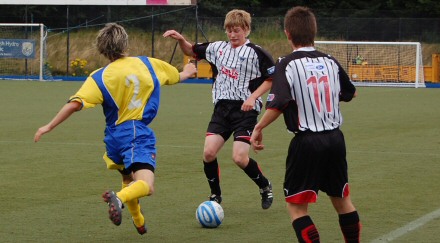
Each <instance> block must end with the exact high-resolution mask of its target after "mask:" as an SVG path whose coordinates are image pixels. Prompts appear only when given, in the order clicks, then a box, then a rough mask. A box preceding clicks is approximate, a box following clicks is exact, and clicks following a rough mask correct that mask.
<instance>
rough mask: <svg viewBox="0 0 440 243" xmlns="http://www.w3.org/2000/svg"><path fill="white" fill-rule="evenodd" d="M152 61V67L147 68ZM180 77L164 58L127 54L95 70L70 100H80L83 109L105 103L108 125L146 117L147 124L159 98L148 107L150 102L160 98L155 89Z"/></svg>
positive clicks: (154, 112)
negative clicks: (129, 55) (130, 55)
mask: <svg viewBox="0 0 440 243" xmlns="http://www.w3.org/2000/svg"><path fill="white" fill-rule="evenodd" d="M148 60H149V62H148ZM150 63H151V68H152V69H151V70H149V68H148V65H149V64H150ZM155 77H156V78H157V84H155V81H154V79H155ZM179 80H180V76H179V71H178V70H177V69H176V68H175V67H174V66H172V65H170V64H168V63H166V62H164V61H162V60H159V59H155V58H147V57H124V58H120V59H118V60H116V61H114V62H112V63H110V64H109V65H107V66H106V67H103V68H101V69H98V70H96V71H94V72H92V74H91V75H90V76H89V77H88V78H87V79H86V81H85V82H84V84H83V85H82V87H81V88H80V89H79V90H78V92H77V93H76V94H75V95H73V96H72V97H70V101H73V100H75V101H79V102H81V103H82V105H83V108H92V107H95V106H96V105H98V104H102V105H103V107H104V114H105V116H106V124H107V126H110V125H112V124H113V125H118V124H121V123H123V122H125V121H129V120H144V121H145V122H147V124H148V123H150V122H151V120H152V118H154V116H155V115H156V113H157V109H158V105H159V102H158V101H157V104H156V105H151V106H150V107H148V103H149V102H150V101H153V102H154V101H155V99H159V92H157V94H154V93H153V91H154V90H155V88H157V89H160V88H159V86H161V85H171V84H175V83H178V82H179ZM146 108H148V109H146ZM151 116H152V117H151Z"/></svg>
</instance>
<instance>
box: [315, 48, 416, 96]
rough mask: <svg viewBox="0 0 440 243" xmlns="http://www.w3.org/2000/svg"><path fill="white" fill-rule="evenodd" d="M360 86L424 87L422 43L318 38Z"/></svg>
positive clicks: (321, 49) (322, 49) (323, 49)
mask: <svg viewBox="0 0 440 243" xmlns="http://www.w3.org/2000/svg"><path fill="white" fill-rule="evenodd" d="M315 47H316V49H317V50H318V51H322V52H325V53H327V54H330V55H332V56H334V57H335V58H336V59H337V60H338V61H339V63H340V64H341V65H342V67H343V68H344V69H345V71H346V72H347V74H348V75H349V76H350V79H351V80H352V82H353V83H354V84H355V85H357V86H397V87H415V88H418V87H425V82H424V74H423V60H422V51H421V45H420V43H419V42H354V41H315Z"/></svg>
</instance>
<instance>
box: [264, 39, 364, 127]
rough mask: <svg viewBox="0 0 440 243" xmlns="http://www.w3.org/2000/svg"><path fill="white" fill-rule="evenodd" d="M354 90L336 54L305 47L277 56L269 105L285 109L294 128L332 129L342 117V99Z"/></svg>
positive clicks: (346, 99)
mask: <svg viewBox="0 0 440 243" xmlns="http://www.w3.org/2000/svg"><path fill="white" fill-rule="evenodd" d="M355 91H356V88H355V87H354V85H353V84H352V83H351V81H350V79H349V77H348V75H347V73H346V72H345V71H344V69H343V68H342V67H341V65H340V64H339V63H338V61H337V60H336V59H335V58H333V57H331V56H329V55H327V54H325V53H322V52H318V51H316V50H315V48H314V47H304V48H300V49H298V50H295V51H294V52H292V53H291V54H289V55H288V56H286V57H283V58H280V59H279V60H278V62H277V64H276V66H275V74H274V77H273V84H272V89H271V91H270V93H269V95H268V102H267V106H266V108H267V109H277V110H280V111H283V113H284V121H285V123H286V125H287V128H288V130H290V131H292V132H301V131H308V130H309V131H312V132H321V131H327V130H333V129H336V128H338V127H339V126H341V124H342V121H343V119H342V115H341V110H340V107H339V101H350V100H351V99H352V98H353V95H354V93H355Z"/></svg>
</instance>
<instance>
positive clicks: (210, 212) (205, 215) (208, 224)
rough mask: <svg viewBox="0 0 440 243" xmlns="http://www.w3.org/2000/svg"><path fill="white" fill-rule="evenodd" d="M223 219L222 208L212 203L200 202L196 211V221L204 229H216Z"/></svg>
mask: <svg viewBox="0 0 440 243" xmlns="http://www.w3.org/2000/svg"><path fill="white" fill-rule="evenodd" d="M224 217H225V213H224V212H223V208H222V206H220V204H218V203H217V202H214V201H205V202H202V203H201V204H200V205H199V206H198V207H197V211H196V219H197V222H199V223H200V224H201V225H202V226H203V227H204V228H216V227H218V226H219V225H220V224H221V223H222V222H223V218H224Z"/></svg>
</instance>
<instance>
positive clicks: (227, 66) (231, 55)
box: [193, 40, 275, 112]
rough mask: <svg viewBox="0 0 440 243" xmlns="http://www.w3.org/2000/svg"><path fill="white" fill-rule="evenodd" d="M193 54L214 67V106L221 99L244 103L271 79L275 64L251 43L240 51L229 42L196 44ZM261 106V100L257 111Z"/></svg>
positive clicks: (246, 44)
mask: <svg viewBox="0 0 440 243" xmlns="http://www.w3.org/2000/svg"><path fill="white" fill-rule="evenodd" d="M193 51H194V53H195V54H196V57H197V58H198V59H206V60H207V61H208V62H209V63H211V64H212V65H213V66H215V69H216V70H214V74H216V77H215V82H214V85H213V88H212V99H213V103H214V104H216V103H217V102H218V101H219V100H243V101H245V100H246V99H247V98H249V96H250V95H251V94H252V92H254V91H255V90H256V89H257V88H258V87H259V86H260V85H261V84H262V83H263V82H264V80H266V79H267V78H269V76H270V75H271V74H272V72H273V67H274V65H275V64H274V61H273V59H272V57H271V56H270V55H269V54H268V53H267V52H266V51H265V50H264V49H262V48H261V47H260V46H257V45H255V44H253V43H251V42H250V41H249V40H247V41H246V43H245V44H244V45H242V46H240V47H237V48H233V47H232V46H231V44H230V43H229V42H226V41H217V42H212V43H202V44H196V45H194V47H193ZM262 104H263V103H262V101H261V97H260V98H258V100H257V101H256V105H255V107H254V109H255V110H257V111H258V112H259V111H260V110H261V106H262Z"/></svg>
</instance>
